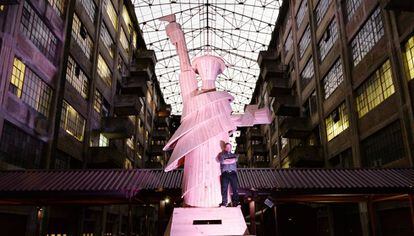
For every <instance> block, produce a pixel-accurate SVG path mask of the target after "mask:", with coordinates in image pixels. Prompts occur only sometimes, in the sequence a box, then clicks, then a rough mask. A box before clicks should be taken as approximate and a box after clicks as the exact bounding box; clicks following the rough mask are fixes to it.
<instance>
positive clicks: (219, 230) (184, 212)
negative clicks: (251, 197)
mask: <svg viewBox="0 0 414 236" xmlns="http://www.w3.org/2000/svg"><path fill="white" fill-rule="evenodd" d="M168 235H171V236H197V235H248V230H247V226H246V222H245V221H244V217H243V214H242V212H241V209H240V208H239V207H215V208H192V207H191V208H175V209H174V211H173V214H172V217H171V219H170V222H169V224H168V227H167V229H166V231H165V234H164V236H168Z"/></svg>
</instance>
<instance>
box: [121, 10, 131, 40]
mask: <svg viewBox="0 0 414 236" xmlns="http://www.w3.org/2000/svg"><path fill="white" fill-rule="evenodd" d="M122 18H123V19H124V22H125V24H126V25H127V27H128V32H129V33H130V34H131V32H132V22H131V17H129V13H128V10H127V8H126V6H125V5H124V6H123V8H122Z"/></svg>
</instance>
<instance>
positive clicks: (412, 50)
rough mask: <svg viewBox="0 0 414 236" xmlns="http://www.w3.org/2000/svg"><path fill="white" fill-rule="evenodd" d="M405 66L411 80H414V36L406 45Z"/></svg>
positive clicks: (404, 53)
mask: <svg viewBox="0 0 414 236" xmlns="http://www.w3.org/2000/svg"><path fill="white" fill-rule="evenodd" d="M403 57H404V64H405V69H406V70H407V77H408V79H409V80H412V79H414V36H412V37H411V38H410V39H409V40H408V41H407V43H406V44H405V45H404V52H403Z"/></svg>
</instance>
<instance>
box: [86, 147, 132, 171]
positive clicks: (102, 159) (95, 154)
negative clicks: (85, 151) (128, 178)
mask: <svg viewBox="0 0 414 236" xmlns="http://www.w3.org/2000/svg"><path fill="white" fill-rule="evenodd" d="M125 158H126V155H125V154H124V153H123V152H122V151H121V150H119V149H118V147H116V146H114V145H113V146H108V147H91V148H90V159H89V166H90V167H94V168H122V167H123V166H124V162H125Z"/></svg>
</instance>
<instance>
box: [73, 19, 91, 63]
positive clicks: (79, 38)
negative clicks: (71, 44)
mask: <svg viewBox="0 0 414 236" xmlns="http://www.w3.org/2000/svg"><path fill="white" fill-rule="evenodd" d="M72 36H73V38H74V39H75V40H76V42H77V43H78V45H79V47H80V48H81V50H82V51H83V53H85V56H86V57H87V58H88V59H90V57H91V52H92V39H91V37H90V36H89V33H88V31H87V30H86V27H85V25H84V24H83V23H82V22H81V21H80V20H79V17H78V16H77V15H76V14H74V15H73V25H72Z"/></svg>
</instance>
